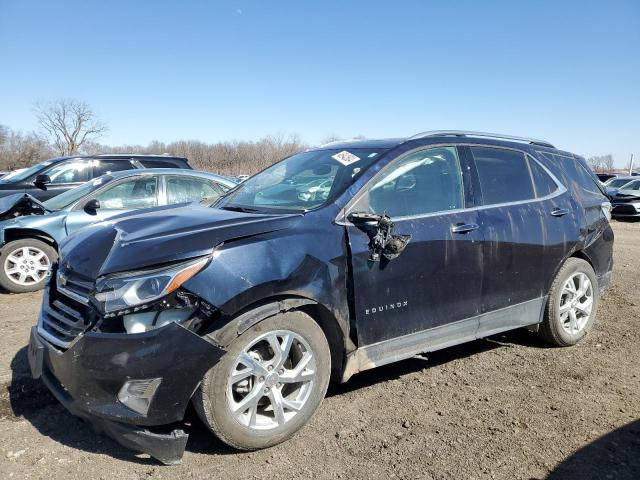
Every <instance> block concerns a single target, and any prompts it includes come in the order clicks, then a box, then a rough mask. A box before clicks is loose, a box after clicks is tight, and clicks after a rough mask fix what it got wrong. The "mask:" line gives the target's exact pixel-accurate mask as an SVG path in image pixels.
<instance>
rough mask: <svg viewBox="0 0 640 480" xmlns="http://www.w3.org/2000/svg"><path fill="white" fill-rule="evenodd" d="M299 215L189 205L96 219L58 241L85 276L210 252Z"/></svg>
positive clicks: (66, 261) (64, 257) (69, 265)
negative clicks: (101, 220) (62, 241)
mask: <svg viewBox="0 0 640 480" xmlns="http://www.w3.org/2000/svg"><path fill="white" fill-rule="evenodd" d="M300 218H301V215H299V214H283V215H281V214H277V215H271V214H270V215H258V214H251V213H243V212H234V211H227V210H220V209H215V208H209V207H203V206H201V205H199V204H190V205H187V206H182V207H159V208H156V209H152V210H145V211H140V212H137V213H133V214H124V215H120V216H118V217H113V218H111V219H109V220H107V221H104V222H100V223H95V224H93V225H91V226H88V227H86V228H83V229H81V230H80V231H78V232H77V233H76V234H74V235H71V236H70V237H68V239H67V240H66V241H65V242H64V243H63V244H62V245H61V247H60V251H61V255H60V261H61V263H62V264H63V265H64V267H65V269H71V270H73V271H74V272H75V273H77V274H79V275H81V276H83V277H85V278H87V279H96V278H98V277H99V276H102V275H105V274H108V273H115V272H123V271H130V270H139V269H145V268H149V267H152V266H155V265H160V264H164V263H168V262H173V261H177V260H184V259H188V258H193V257H197V256H201V255H207V254H210V253H212V252H213V249H214V248H215V247H216V246H217V245H219V244H221V243H223V242H228V241H230V240H234V239H237V238H242V237H249V236H253V235H259V234H261V233H267V232H272V231H276V230H281V229H285V228H288V227H290V226H291V225H292V224H293V223H296V222H298V221H299V219H300Z"/></svg>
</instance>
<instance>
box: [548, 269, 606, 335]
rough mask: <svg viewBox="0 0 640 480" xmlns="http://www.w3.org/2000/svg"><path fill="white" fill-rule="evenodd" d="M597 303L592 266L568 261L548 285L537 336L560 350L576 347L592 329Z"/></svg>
mask: <svg viewBox="0 0 640 480" xmlns="http://www.w3.org/2000/svg"><path fill="white" fill-rule="evenodd" d="M598 300H599V291H598V279H597V277H596V274H595V272H594V271H593V268H592V267H591V265H589V263H588V262H586V261H584V260H582V259H580V258H573V257H572V258H569V259H568V260H567V261H566V262H565V264H564V265H563V266H562V268H561V269H560V271H559V272H558V274H557V275H556V278H555V279H554V281H553V284H552V286H551V291H550V292H549V300H548V302H547V307H546V309H545V312H544V319H543V322H542V325H541V328H540V330H539V334H540V336H541V337H542V338H543V339H544V340H546V341H547V342H549V343H551V344H553V345H556V346H559V347H567V346H570V345H575V344H576V343H578V342H579V341H580V340H581V339H582V337H584V336H585V335H586V334H587V333H588V332H589V330H590V329H591V325H593V321H594V319H595V317H596V312H597V309H598Z"/></svg>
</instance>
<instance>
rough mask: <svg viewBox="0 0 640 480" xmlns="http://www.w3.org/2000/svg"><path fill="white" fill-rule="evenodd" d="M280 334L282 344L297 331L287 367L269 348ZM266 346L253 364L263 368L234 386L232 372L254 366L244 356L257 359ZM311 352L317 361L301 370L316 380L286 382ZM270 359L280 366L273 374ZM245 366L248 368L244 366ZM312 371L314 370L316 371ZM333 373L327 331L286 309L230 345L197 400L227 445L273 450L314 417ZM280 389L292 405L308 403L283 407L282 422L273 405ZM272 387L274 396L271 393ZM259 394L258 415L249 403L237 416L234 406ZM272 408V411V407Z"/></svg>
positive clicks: (198, 407)
mask: <svg viewBox="0 0 640 480" xmlns="http://www.w3.org/2000/svg"><path fill="white" fill-rule="evenodd" d="M274 332H278V334H279V335H281V336H276V338H277V342H278V344H279V345H281V346H282V345H283V344H285V343H286V342H285V336H286V335H288V334H293V335H292V337H291V338H293V342H292V346H291V348H290V350H289V351H290V352H291V353H290V355H289V357H287V358H288V360H287V362H286V363H284V364H283V367H282V368H280V367H278V366H277V365H278V362H276V361H275V356H274V357H273V358H271V352H272V351H274V350H273V349H271V350H269V348H267V349H266V350H264V349H265V347H266V346H267V345H269V340H268V339H269V338H271V339H273V335H274ZM287 332H288V333H287ZM265 337H266V338H265ZM287 338H288V337H287ZM256 342H257V343H256ZM303 342H304V344H303ZM261 349H262V351H264V355H263V356H261V358H260V359H258V360H257V361H256V362H253V363H255V364H258V366H259V367H260V368H257V369H256V368H254V369H253V372H254V373H255V375H254V374H253V373H252V374H251V375H249V376H247V377H246V378H245V379H243V380H241V381H240V382H238V383H234V384H233V386H230V383H229V382H228V380H229V378H230V375H231V374H232V373H234V372H235V373H236V374H237V373H238V371H239V370H240V371H241V370H245V368H246V367H248V364H245V363H242V362H243V361H242V360H239V359H240V356H241V355H243V356H244V358H245V360H244V361H245V362H246V361H247V360H246V358H247V356H246V355H244V354H245V353H246V352H250V354H251V355H252V356H253V357H250V358H253V360H256V358H255V357H256V355H258V354H257V353H255V352H256V351H261ZM283 350H284V349H283ZM305 352H310V353H311V358H312V360H309V362H308V363H306V365H307V367H305V368H303V369H302V370H301V371H302V372H303V373H304V374H305V375H306V376H305V378H312V380H311V381H310V382H309V381H306V383H285V382H286V381H287V380H285V377H286V376H288V375H291V376H295V375H294V373H291V372H295V367H299V366H300V365H302V363H304V362H303V360H304V359H306V358H308V356H307V355H306V353H305ZM263 359H266V360H263ZM294 361H296V362H297V363H294ZM269 362H273V363H274V364H275V366H274V367H273V370H271V371H270V372H269V371H268V370H264V369H265V368H268V365H267V364H268V363H269ZM248 363H252V362H251V360H250V361H249V362H248ZM265 365H266V367H265ZM240 366H242V367H243V368H241V369H240V368H238V367H240ZM285 366H286V367H285ZM309 366H311V367H310V368H309ZM284 368H286V370H285V369H284ZM247 371H248V370H247ZM283 372H284V373H283ZM311 372H314V374H313V375H312V374H311ZM265 373H266V376H265V375H264V374H265ZM275 373H278V374H280V373H282V377H279V376H278V378H277V383H276V385H275V386H272V384H273V382H275V381H276V377H275V375H274V374H275ZM240 375H243V373H240ZM330 375H331V354H330V350H329V344H328V343H327V339H326V337H325V335H324V333H323V332H322V329H321V328H320V327H319V326H318V324H317V323H316V322H315V321H314V320H313V319H312V318H311V317H309V316H308V315H307V314H305V313H303V312H299V311H293V312H287V313H282V314H278V315H276V316H273V317H270V318H267V319H265V320H263V321H261V322H259V323H258V324H256V325H254V326H253V327H251V328H250V329H248V330H247V331H246V332H244V333H243V334H242V335H240V336H239V337H237V338H235V339H234V340H233V341H232V342H231V343H230V344H229V346H228V348H227V351H226V353H225V354H224V355H223V357H222V358H221V359H220V361H219V362H218V363H217V364H216V365H215V366H214V367H213V368H211V369H210V370H209V371H208V372H207V373H206V374H205V376H204V378H203V380H202V383H201V385H200V387H199V388H198V389H197V390H196V392H195V394H194V397H193V404H194V406H195V409H196V411H197V412H198V415H199V416H200V418H201V419H202V421H203V422H204V424H205V425H206V426H207V427H208V428H209V429H210V430H211V431H212V432H213V433H214V434H215V435H216V436H217V437H218V438H219V439H220V440H222V441H223V442H224V443H226V444H228V445H230V446H232V447H235V448H237V449H240V450H257V449H261V448H267V447H271V446H273V445H276V444H278V443H281V442H283V441H285V440H287V439H288V438H290V437H291V436H293V434H295V433H296V432H297V431H298V430H299V429H300V428H301V427H302V426H303V425H305V424H306V423H307V422H308V421H309V419H310V418H311V416H312V415H313V413H314V412H315V411H316V409H317V408H318V407H319V406H320V403H322V400H323V398H324V396H325V393H326V391H327V387H328V385H329V377H330ZM307 376H308V377H307ZM280 381H282V383H280ZM242 382H247V385H246V386H244V385H243V384H242ZM238 388H242V389H243V391H242V392H240V393H238V390H237V389H238ZM296 389H299V391H298V390H296ZM276 390H279V391H280V392H281V393H280V394H281V395H283V396H284V397H287V398H285V401H286V402H287V404H289V403H290V401H291V400H297V401H300V402H302V404H301V406H300V405H296V408H299V410H298V411H296V410H293V409H290V408H289V406H288V405H287V406H285V407H284V408H283V409H282V410H281V412H282V416H281V417H280V420H281V421H282V423H280V422H278V421H277V420H278V419H277V418H276V415H275V410H276V408H275V407H274V404H273V403H272V398H275V397H274V395H277V393H276ZM267 391H269V394H268V395H265V393H266V392H267ZM254 393H255V396H256V397H260V403H259V404H258V406H257V407H256V413H255V414H254V415H252V408H253V407H249V409H248V410H246V412H244V413H243V409H242V408H243V407H241V408H239V409H238V411H236V413H235V414H234V413H233V412H232V408H238V405H239V404H241V402H243V401H245V400H246V399H247V398H249V397H250V396H251V395H252V394H254ZM303 400H304V401H303ZM249 403H250V404H253V403H252V402H249ZM291 405H294V404H293V403H292V404H291ZM269 408H271V410H272V411H269ZM270 416H272V417H273V418H270ZM285 416H286V418H285ZM252 423H253V425H252Z"/></svg>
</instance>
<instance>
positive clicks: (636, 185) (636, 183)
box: [622, 180, 640, 190]
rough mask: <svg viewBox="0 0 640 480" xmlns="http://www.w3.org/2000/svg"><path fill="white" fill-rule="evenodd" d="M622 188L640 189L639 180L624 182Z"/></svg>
mask: <svg viewBox="0 0 640 480" xmlns="http://www.w3.org/2000/svg"><path fill="white" fill-rule="evenodd" d="M622 190H640V180H634V181H632V182H629V183H626V184H625V185H624V187H623V188H622Z"/></svg>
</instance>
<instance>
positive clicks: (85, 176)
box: [44, 160, 89, 183]
mask: <svg viewBox="0 0 640 480" xmlns="http://www.w3.org/2000/svg"><path fill="white" fill-rule="evenodd" d="M44 173H45V174H46V175H49V178H51V183H79V182H86V181H87V180H89V162H85V161H82V160H77V161H71V162H63V163H58V164H57V165H54V166H53V167H51V168H50V169H49V170H47V171H46V172H44Z"/></svg>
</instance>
